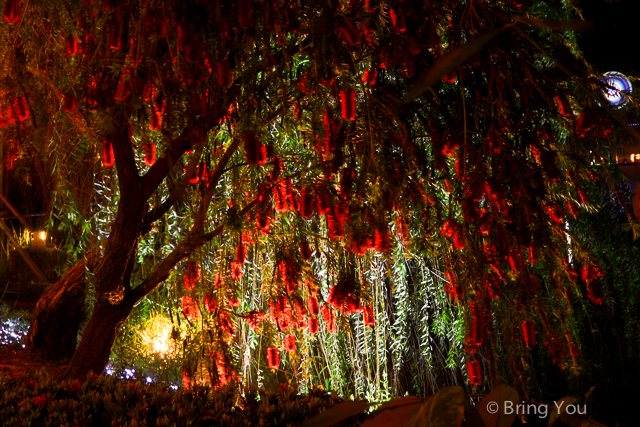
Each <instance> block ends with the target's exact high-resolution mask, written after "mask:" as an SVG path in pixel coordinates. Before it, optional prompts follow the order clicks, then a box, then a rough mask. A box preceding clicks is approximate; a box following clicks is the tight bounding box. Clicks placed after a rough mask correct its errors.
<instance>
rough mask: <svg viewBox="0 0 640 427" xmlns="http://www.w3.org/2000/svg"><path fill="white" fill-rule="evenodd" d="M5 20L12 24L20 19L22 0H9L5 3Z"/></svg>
mask: <svg viewBox="0 0 640 427" xmlns="http://www.w3.org/2000/svg"><path fill="white" fill-rule="evenodd" d="M3 17H4V20H5V21H8V22H9V23H10V24H17V23H18V22H19V21H20V2H19V1H18V0H9V1H7V2H6V3H5V4H4V14H3Z"/></svg>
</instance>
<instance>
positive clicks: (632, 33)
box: [577, 0, 640, 75]
mask: <svg viewBox="0 0 640 427" xmlns="http://www.w3.org/2000/svg"><path fill="white" fill-rule="evenodd" d="M577 4H578V6H579V7H580V8H581V9H582V11H583V16H584V18H585V19H587V20H589V21H592V22H593V23H594V24H595V27H594V30H593V31H592V32H591V33H590V34H586V35H582V36H581V37H580V40H579V46H580V48H581V49H582V50H583V52H584V54H585V57H586V59H587V61H589V62H591V63H592V64H593V65H594V66H595V67H596V68H597V70H598V71H601V72H606V71H619V72H621V73H623V74H628V75H638V74H640V22H638V17H639V16H640V13H639V11H640V1H638V0H617V1H605V0H580V1H579V2H577Z"/></svg>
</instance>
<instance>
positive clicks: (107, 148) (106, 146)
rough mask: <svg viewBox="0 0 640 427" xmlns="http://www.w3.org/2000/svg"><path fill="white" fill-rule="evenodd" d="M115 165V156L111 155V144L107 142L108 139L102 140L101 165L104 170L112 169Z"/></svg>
mask: <svg viewBox="0 0 640 427" xmlns="http://www.w3.org/2000/svg"><path fill="white" fill-rule="evenodd" d="M115 163H116V159H115V155H114V153H113V144H111V141H110V140H109V137H106V136H105V138H104V140H103V141H102V165H103V166H104V167H105V168H110V167H113V165H114V164H115Z"/></svg>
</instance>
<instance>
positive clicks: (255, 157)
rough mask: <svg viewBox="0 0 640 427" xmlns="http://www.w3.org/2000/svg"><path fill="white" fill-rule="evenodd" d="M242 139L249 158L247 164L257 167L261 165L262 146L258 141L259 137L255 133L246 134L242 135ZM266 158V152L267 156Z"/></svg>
mask: <svg viewBox="0 0 640 427" xmlns="http://www.w3.org/2000/svg"><path fill="white" fill-rule="evenodd" d="M242 139H243V141H244V153H245V156H246V157H247V164H249V165H257V164H260V161H261V160H262V157H263V156H262V153H261V151H262V148H263V146H262V144H261V143H260V141H259V140H258V137H257V136H256V134H255V133H254V132H251V133H246V134H244V135H242ZM264 157H266V150H265V156H264Z"/></svg>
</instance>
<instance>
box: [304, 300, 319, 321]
mask: <svg viewBox="0 0 640 427" xmlns="http://www.w3.org/2000/svg"><path fill="white" fill-rule="evenodd" d="M307 308H308V309H309V314H311V315H312V316H314V317H315V316H317V315H318V313H319V310H318V299H317V298H316V297H309V298H307Z"/></svg>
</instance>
